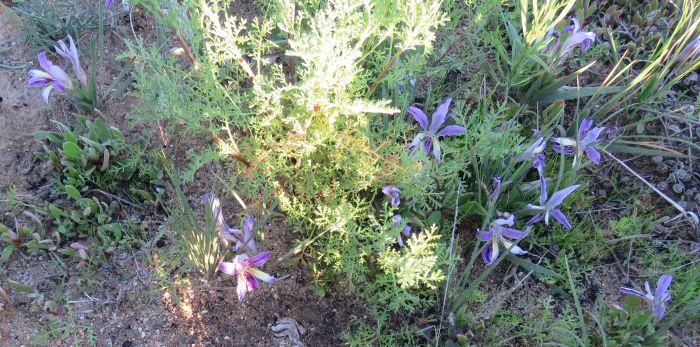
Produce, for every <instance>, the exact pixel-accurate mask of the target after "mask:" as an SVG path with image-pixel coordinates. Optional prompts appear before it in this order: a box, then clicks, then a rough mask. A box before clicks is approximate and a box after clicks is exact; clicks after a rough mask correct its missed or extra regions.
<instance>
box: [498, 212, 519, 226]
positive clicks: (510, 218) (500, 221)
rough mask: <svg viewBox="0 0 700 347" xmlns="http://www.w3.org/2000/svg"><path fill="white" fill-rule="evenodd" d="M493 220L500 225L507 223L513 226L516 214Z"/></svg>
mask: <svg viewBox="0 0 700 347" xmlns="http://www.w3.org/2000/svg"><path fill="white" fill-rule="evenodd" d="M493 222H494V223H496V225H499V226H502V225H507V226H509V227H510V226H513V224H514V223H515V216H514V215H512V214H511V215H510V216H508V218H498V219H496V220H495V221H493Z"/></svg>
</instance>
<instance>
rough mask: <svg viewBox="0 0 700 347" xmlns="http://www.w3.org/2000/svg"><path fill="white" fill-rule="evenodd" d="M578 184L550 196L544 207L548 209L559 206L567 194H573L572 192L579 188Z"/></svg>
mask: <svg viewBox="0 0 700 347" xmlns="http://www.w3.org/2000/svg"><path fill="white" fill-rule="evenodd" d="M580 186H581V185H580V184H576V185H573V186H571V187H566V188H564V189H562V190H560V191H558V192H556V193H554V194H552V197H551V198H550V199H549V200H548V201H547V204H546V206H547V207H549V208H550V209H552V208H554V207H557V206H559V205H561V203H562V202H564V199H566V197H567V196H569V194H571V193H573V192H574V190H576V189H578V187H580Z"/></svg>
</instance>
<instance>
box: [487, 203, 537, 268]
mask: <svg viewBox="0 0 700 347" xmlns="http://www.w3.org/2000/svg"><path fill="white" fill-rule="evenodd" d="M514 219H515V217H514V216H513V215H512V214H508V218H506V219H504V218H498V219H496V220H495V221H493V222H491V225H489V230H486V231H484V232H482V231H480V230H477V232H476V235H477V237H478V238H479V240H481V241H484V242H490V243H491V246H487V247H485V248H484V251H483V252H482V253H481V256H482V258H483V259H484V262H485V263H486V265H491V264H493V263H494V262H495V261H496V259H498V256H499V255H500V254H501V250H500V246H501V245H503V247H505V249H510V253H512V254H517V255H523V254H527V251H525V250H523V249H522V248H520V247H518V245H516V244H514V243H513V241H511V240H520V239H522V238H523V237H525V236H527V233H526V232H524V231H522V230H517V229H512V228H507V227H505V226H509V227H511V226H513V221H514Z"/></svg>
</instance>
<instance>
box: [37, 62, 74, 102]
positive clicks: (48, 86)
mask: <svg viewBox="0 0 700 347" xmlns="http://www.w3.org/2000/svg"><path fill="white" fill-rule="evenodd" d="M39 65H40V66H41V68H42V69H44V71H41V70H36V69H33V70H29V86H30V87H45V88H44V90H43V92H42V97H43V98H44V102H45V103H47V104H48V103H49V94H51V90H52V89H56V91H58V92H59V93H63V92H65V91H66V90H70V89H72V88H73V83H72V82H71V80H70V77H68V74H66V72H65V71H63V69H61V68H60V67H59V66H58V65H54V64H53V63H52V62H51V60H49V59H48V58H46V53H45V52H40V53H39Z"/></svg>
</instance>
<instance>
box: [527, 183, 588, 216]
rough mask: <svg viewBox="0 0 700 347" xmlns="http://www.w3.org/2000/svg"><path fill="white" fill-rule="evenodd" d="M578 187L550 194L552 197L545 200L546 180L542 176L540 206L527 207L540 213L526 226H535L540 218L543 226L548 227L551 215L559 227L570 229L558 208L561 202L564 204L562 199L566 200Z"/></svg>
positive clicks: (578, 185)
mask: <svg viewBox="0 0 700 347" xmlns="http://www.w3.org/2000/svg"><path fill="white" fill-rule="evenodd" d="M580 186H581V185H580V184H577V185H573V186H571V187H567V188H564V189H562V190H560V191H558V192H556V193H554V194H552V197H551V198H549V199H547V180H546V179H545V178H544V177H543V176H540V204H539V205H532V204H528V205H527V207H528V208H529V209H532V210H535V211H540V213H538V214H537V215H535V216H534V217H532V219H530V221H529V222H527V225H532V224H535V223H537V222H539V221H540V220H542V218H544V224H546V225H549V216H550V215H552V217H554V219H556V220H557V221H558V222H559V223H561V225H563V226H564V227H565V228H567V229H571V223H569V220H568V219H566V216H565V215H564V213H563V212H561V210H560V209H559V208H558V207H559V205H561V203H562V202H564V199H566V197H567V196H569V194H571V193H573V192H574V190H576V189H578V187H580Z"/></svg>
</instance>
